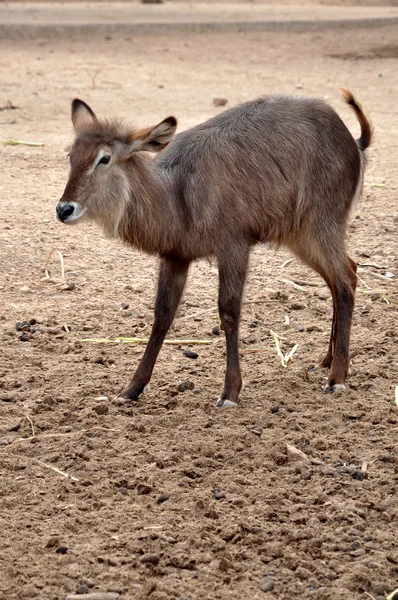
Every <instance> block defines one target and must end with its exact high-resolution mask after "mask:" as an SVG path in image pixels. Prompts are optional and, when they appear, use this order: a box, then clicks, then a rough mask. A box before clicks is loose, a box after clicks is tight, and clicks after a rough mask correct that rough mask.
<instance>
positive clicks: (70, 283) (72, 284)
mask: <svg viewBox="0 0 398 600" xmlns="http://www.w3.org/2000/svg"><path fill="white" fill-rule="evenodd" d="M74 289H76V283H75V282H74V281H67V282H66V284H65V290H66V291H68V292H72V291H73V290H74Z"/></svg>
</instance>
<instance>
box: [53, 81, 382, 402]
mask: <svg viewBox="0 0 398 600" xmlns="http://www.w3.org/2000/svg"><path fill="white" fill-rule="evenodd" d="M343 95H344V98H345V100H346V102H347V103H348V104H350V105H351V106H352V108H353V110H354V111H355V113H356V115H357V117H358V120H359V122H360V125H361V137H360V138H359V140H358V141H357V142H355V140H354V139H353V137H352V136H351V134H350V133H349V131H348V130H347V128H346V126H345V125H344V123H343V122H342V121H341V119H340V118H339V116H338V115H337V114H336V112H335V111H334V110H333V109H332V108H331V107H330V106H328V105H327V104H325V103H324V102H323V101H321V100H315V99H309V98H294V97H286V96H269V97H265V98H260V99H259V100H256V101H253V102H248V103H246V104H243V105H241V106H238V107H236V108H233V109H231V110H228V111H225V112H224V113H222V114H220V115H218V116H217V117H214V118H213V119H210V120H209V121H207V122H205V123H203V124H201V125H198V126H197V127H194V128H192V129H190V130H188V131H185V132H183V133H181V134H179V135H177V136H176V137H175V138H174V139H173V141H171V143H170V145H169V146H168V147H167V148H166V150H165V151H164V152H161V153H160V154H159V155H158V156H157V157H156V158H155V159H154V160H152V159H151V158H150V156H149V155H148V154H147V153H146V152H142V150H151V151H159V150H162V149H164V148H165V147H166V146H167V144H168V143H169V141H170V140H171V138H172V136H173V134H174V130H175V126H176V122H175V120H174V119H173V118H172V117H169V119H165V121H163V122H162V123H159V124H158V125H157V126H155V127H153V128H150V127H149V128H144V129H139V130H135V129H134V128H131V127H126V126H124V125H123V124H122V123H120V122H118V121H99V120H98V119H97V117H96V116H95V115H94V113H93V112H92V110H91V109H90V108H89V107H88V106H87V105H85V104H84V103H83V102H81V101H78V100H75V101H74V104H73V107H72V120H73V122H74V126H75V129H76V133H77V137H76V140H75V143H74V145H73V147H72V149H71V174H70V178H69V181H68V184H67V186H66V189H65V193H64V196H63V198H62V203H63V204H65V203H70V202H76V203H78V204H79V205H80V206H81V207H83V208H84V209H85V210H86V213H85V214H86V216H87V217H88V218H91V219H94V220H95V221H97V222H98V223H99V224H101V225H102V226H103V227H104V229H105V232H106V233H107V234H108V235H113V236H115V237H119V238H121V239H122V240H124V241H125V242H126V243H128V244H130V245H132V246H134V247H136V248H139V249H141V250H144V251H145V252H148V253H150V254H156V255H158V256H160V259H161V266H160V274H159V283H158V295H157V301H156V307H155V321H154V326H153V332H152V335H151V339H150V341H149V344H148V346H147V348H146V351H145V354H144V357H143V359H142V361H141V363H140V365H139V367H138V369H137V372H136V374H135V375H134V377H133V380H132V381H131V383H130V385H129V386H128V388H127V389H126V390H125V392H124V393H123V396H124V397H125V398H129V399H136V398H138V396H139V394H140V393H141V392H142V391H143V388H144V386H145V385H146V384H147V383H148V382H149V379H150V376H151V373H152V369H153V367H154V364H155V361H156V357H157V354H158V352H159V350H160V347H161V345H162V343H163V340H164V337H165V335H166V333H167V330H168V328H169V327H170V325H171V322H172V320H173V317H174V313H175V310H176V308H177V306H178V303H179V301H180V298H181V295H182V292H183V288H184V285H185V281H186V276H187V273H188V268H189V264H190V262H191V261H192V260H195V259H198V258H201V257H205V256H215V257H216V258H217V260H218V265H219V274H220V290H219V310H220V318H221V322H222V325H223V327H224V330H225V334H226V343H227V372H226V379H225V386H224V391H223V393H222V396H221V404H222V403H223V402H224V401H226V400H229V401H230V402H237V401H238V397H239V391H240V388H241V375H240V368H239V354H238V330H239V318H240V308H241V298H242V293H243V287H244V282H245V278H246V273H247V267H248V260H249V254H250V248H251V246H252V245H253V244H256V243H258V242H269V243H272V244H276V245H284V246H286V247H288V248H290V249H291V250H292V251H293V252H294V253H295V254H296V255H297V256H299V257H300V258H301V259H302V260H303V261H304V262H305V263H306V264H308V265H309V266H311V267H312V268H313V269H314V270H315V271H317V272H318V273H319V274H320V275H321V276H322V277H323V278H324V279H325V281H326V283H327V284H328V286H329V288H330V290H331V294H332V298H333V307H334V311H333V326H332V333H331V338H330V344H329V351H328V353H327V355H326V357H325V359H324V360H323V361H322V363H321V364H322V365H323V366H327V367H331V372H330V377H329V382H328V389H329V390H332V391H333V390H334V389H335V385H338V384H343V383H344V381H345V378H346V375H347V371H348V361H349V358H348V357H349V354H348V353H349V335H350V327H351V319H352V311H353V306H354V292H355V286H356V274H355V272H356V266H355V263H354V261H352V259H350V258H349V257H348V256H347V253H346V249H345V241H344V240H345V233H346V226H347V220H348V216H349V212H350V208H351V206H352V203H353V201H354V200H355V199H356V198H357V197H358V196H359V194H360V193H361V189H362V182H363V171H364V165H365V158H364V150H365V149H366V148H367V147H368V145H369V144H370V142H371V139H372V135H373V130H372V126H371V123H370V121H369V119H368V117H367V116H366V114H365V113H364V111H363V109H362V107H361V105H360V103H359V102H358V101H357V100H356V99H355V97H354V96H353V94H352V93H351V92H350V91H349V90H344V91H343ZM101 151H102V152H103V153H104V152H105V153H106V154H107V156H110V157H111V163H110V164H109V166H107V167H103V166H102V165H98V166H95V161H96V157H100V156H101V154H99V152H101ZM93 167H94V168H93ZM90 169H91V170H92V172H91V171H90Z"/></svg>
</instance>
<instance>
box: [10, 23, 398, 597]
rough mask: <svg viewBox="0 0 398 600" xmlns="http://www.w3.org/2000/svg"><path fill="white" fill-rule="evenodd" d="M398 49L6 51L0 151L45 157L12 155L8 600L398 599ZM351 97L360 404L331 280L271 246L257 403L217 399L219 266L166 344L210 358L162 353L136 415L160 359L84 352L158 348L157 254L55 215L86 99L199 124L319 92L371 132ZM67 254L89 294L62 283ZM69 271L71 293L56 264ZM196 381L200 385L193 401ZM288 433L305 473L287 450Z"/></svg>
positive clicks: (254, 378) (267, 39)
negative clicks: (122, 395)
mask: <svg viewBox="0 0 398 600" xmlns="http://www.w3.org/2000/svg"><path fill="white" fill-rule="evenodd" d="M397 39H398V31H397V28H393V27H391V28H389V27H386V28H383V29H379V30H370V29H362V30H358V31H355V30H350V31H344V32H343V33H340V32H339V31H337V30H336V31H329V32H322V33H321V34H317V33H316V32H312V33H305V32H303V33H295V34H287V33H280V34H278V33H272V34H271V33H264V34H261V33H250V34H245V33H240V34H212V35H200V34H192V33H189V35H186V36H185V35H183V34H179V35H178V36H177V35H176V36H162V37H141V38H136V39H128V38H126V39H116V38H115V39H109V38H107V39H99V38H97V39H92V40H82V41H81V42H78V41H76V42H69V41H68V40H59V41H58V42H47V41H45V40H42V41H37V42H29V43H25V44H23V43H19V44H17V43H12V42H4V41H3V42H1V56H0V106H1V107H2V108H1V112H0V126H1V135H0V137H1V138H14V139H22V140H27V141H34V142H44V143H45V146H44V147H28V146H4V145H1V147H0V157H1V162H2V165H3V168H2V175H1V178H0V196H1V213H2V214H1V224H0V235H1V248H2V250H1V256H0V272H1V280H0V286H1V287H0V291H1V298H2V300H1V314H0V319H1V320H0V327H1V338H2V341H1V348H2V350H1V355H0V388H1V389H0V473H1V479H0V495H1V500H0V507H1V509H0V548H1V551H0V573H1V575H0V598H1V599H2V600H28V599H29V600H33V599H46V600H50V599H51V600H55V599H64V598H65V596H66V595H67V594H68V593H74V592H75V591H76V590H77V589H78V588H79V587H80V586H86V587H83V588H81V589H82V591H84V590H85V589H88V590H89V591H91V592H93V591H103V592H109V591H115V592H118V593H120V595H121V597H123V598H126V599H141V600H143V599H145V598H150V599H151V600H166V599H184V600H188V598H189V599H191V600H200V599H238V598H239V599H240V598H244V599H246V598H247V599H250V600H254V599H258V600H260V599H263V600H272V599H274V600H275V599H276V600H291V599H292V598H295V599H300V600H308V599H314V600H315V599H316V600H339V599H344V600H347V599H350V600H360V599H361V600H367V599H368V598H374V599H378V600H381V599H382V598H385V597H386V596H387V595H388V593H390V592H391V591H392V590H394V589H395V588H398V541H397V533H396V526H397V525H396V524H397V518H398V501H397V476H398V445H397V424H398V411H397V407H396V406H395V402H394V389H395V386H396V385H397V383H398V375H397V373H398V369H397V367H398V359H397V347H398V346H397V342H398V325H397V301H398V291H397V283H396V281H397V280H396V277H397V275H398V240H397V224H398V210H397V193H398V190H397V187H398V184H397V181H398V180H397V152H398V150H397V146H398V110H397V103H396V100H397V97H398V71H397V57H398V45H397ZM342 86H349V87H350V88H352V89H353V90H355V92H357V93H359V94H360V96H361V97H362V100H363V102H364V104H365V105H366V107H367V109H368V111H369V112H370V114H371V116H372V119H373V121H374V125H375V130H376V137H375V142H374V146H373V147H372V149H371V150H370V152H369V164H368V169H367V174H366V177H365V180H366V182H367V186H366V187H365V189H364V195H363V198H362V200H361V201H360V202H359V203H358V205H357V206H356V208H355V210H354V213H353V215H352V220H351V225H350V231H349V247H350V252H351V254H352V255H353V256H354V257H355V259H356V260H357V261H358V263H359V265H360V268H359V274H360V277H361V281H360V284H359V290H358V293H357V300H356V310H355V317H354V324H353V333H352V352H353V358H352V364H351V375H350V377H349V381H348V388H347V390H346V391H344V392H339V393H337V394H335V395H333V396H332V395H325V394H324V393H323V391H322V385H323V384H324V382H325V378H326V376H327V373H326V371H325V370H316V371H313V370H310V368H311V367H312V366H313V365H315V364H317V362H318V360H319V359H320V358H321V357H322V355H323V354H325V351H326V347H327V343H328V336H329V330H330V324H331V301H330V297H329V293H328V291H327V289H326V287H325V286H324V285H323V283H322V281H321V280H320V279H319V278H318V276H316V275H315V274H314V273H312V272H311V271H309V270H308V269H307V268H305V267H303V266H302V265H301V264H300V263H299V262H298V261H297V260H296V259H294V260H293V261H291V262H289V263H286V261H287V260H288V259H290V258H292V257H291V256H290V255H289V254H288V253H286V252H284V251H282V250H281V251H279V252H276V251H272V250H270V249H268V248H266V247H257V248H256V249H255V251H254V252H253V255H252V260H251V271H250V276H249V279H248V282H247V287H246V293H245V306H244V311H243V317H242V327H241V342H240V348H241V358H242V369H243V373H244V379H245V381H246V388H245V390H244V392H243V393H242V396H241V404H240V406H239V408H236V409H216V408H215V401H216V398H217V397H218V395H219V393H220V391H221V389H222V382H223V372H224V365H225V349H224V339H223V334H222V332H221V335H214V334H213V333H212V330H213V328H214V327H216V326H217V325H218V324H219V322H218V318H217V313H216V310H215V309H216V297H217V268H216V265H215V264H209V263H207V262H205V261H203V262H199V263H198V264H195V265H194V267H193V268H192V271H191V275H190V279H189V283H188V286H187V290H186V293H185V296H184V300H183V303H182V305H181V309H180V311H179V314H178V317H177V319H176V321H175V324H174V327H173V330H172V331H171V332H170V336H169V337H171V338H178V339H206V340H210V341H211V344H209V345H203V346H195V347H192V349H193V350H195V351H196V352H197V353H198V354H199V356H198V358H197V359H196V360H193V359H189V358H187V357H185V356H184V355H183V350H184V349H186V348H187V347H188V346H184V345H181V346H165V347H164V349H163V350H162V352H161V355H160V358H159V360H158V363H157V365H156V368H155V372H154V376H153V379H152V384H151V389H150V391H149V392H148V393H146V394H145V395H144V396H143V397H142V398H141V399H140V401H139V403H138V404H137V405H135V406H131V407H127V408H126V407H121V406H120V405H119V404H118V402H117V400H116V394H117V392H118V391H119V390H120V389H121V388H122V387H123V385H124V384H125V383H126V382H127V381H128V379H129V377H130V375H131V374H132V372H133V370H134V368H135V366H136V365H137V362H138V360H139V358H140V356H141V355H142V352H143V347H142V346H138V345H128V344H114V345H99V344H94V343H88V342H82V341H81V340H82V339H84V338H87V337H90V338H108V339H115V338H116V337H117V336H139V337H145V336H148V334H149V333H150V327H151V322H152V309H153V299H154V286H155V281H156V271H157V261H156V260H155V259H153V258H148V257H147V256H144V255H141V254H139V253H137V252H134V251H132V250H130V249H128V248H126V247H123V246H122V245H121V244H118V243H117V242H115V241H111V240H107V239H105V238H104V237H103V234H102V233H101V232H100V231H99V230H97V229H96V228H95V227H94V226H91V225H78V226H76V227H67V226H63V225H61V224H59V223H57V222H56V220H55V217H54V209H55V204H56V202H57V201H58V199H59V198H60V196H61V194H62V192H63V187H64V184H65V182H66V178H67V173H68V163H67V160H66V159H65V156H66V152H65V148H66V147H67V145H68V143H69V142H70V141H71V139H72V128H71V123H70V117H69V113H70V101H71V99H72V98H74V97H75V96H78V97H81V98H82V99H84V100H86V101H87V102H89V103H90V104H91V105H92V107H93V108H94V109H95V110H96V111H97V112H98V114H102V115H111V114H112V115H118V116H122V117H125V118H127V119H131V120H133V121H134V123H136V124H137V125H138V126H145V125H149V124H151V123H154V122H156V121H158V120H160V119H161V118H163V117H166V116H168V115H170V114H174V115H175V116H177V117H178V118H179V124H180V129H184V128H187V127H189V126H191V125H193V124H195V123H197V122H200V121H202V120H204V119H206V118H208V117H210V116H212V115H214V114H216V113H217V112H219V111H220V110H223V108H216V107H215V106H213V98H214V97H224V98H226V99H228V104H227V107H228V106H231V105H234V104H236V103H238V102H241V101H245V100H247V99H250V98H255V97H256V96H258V95H261V94H266V93H271V92H284V93H289V94H291V93H293V94H299V95H313V96H320V97H325V98H327V99H328V101H329V102H330V103H331V104H332V105H333V106H335V107H336V108H337V110H338V111H339V113H340V114H341V115H342V117H343V118H344V120H345V122H346V123H347V125H348V126H349V127H350V128H351V130H352V131H353V133H354V134H355V135H356V136H358V131H359V128H358V124H357V122H356V120H355V117H354V116H353V115H352V114H351V112H350V111H349V109H348V108H347V107H346V106H344V105H343V103H342V101H341V99H340V98H339V93H338V88H339V87H342ZM8 102H9V103H10V104H11V105H12V106H13V107H14V108H10V105H9V104H8ZM52 249H56V250H58V251H59V252H61V253H62V256H63V259H64V261H65V273H66V279H67V281H68V282H70V283H69V286H68V288H69V289H64V288H65V286H59V287H56V285H52V284H51V283H50V282H47V283H46V282H45V281H43V279H42V278H43V276H44V266H45V263H46V259H47V256H48V255H49V252H50V251H51V250H52ZM50 271H51V276H52V282H53V283H54V282H55V283H57V282H59V280H60V275H61V267H60V263H59V260H58V255H57V254H56V253H54V254H53V255H52V257H51V261H50ZM386 273H387V276H386ZM390 275H393V276H394V277H391V276H390ZM293 280H294V281H301V282H304V284H305V285H302V286H301V289H299V288H297V287H294V285H293V284H292V283H291V282H292V281H293ZM308 282H311V283H312V284H314V285H307V283H308ZM123 303H126V304H128V305H129V306H128V308H127V307H125V308H122V304H123ZM126 304H124V305H123V306H126ZM286 315H288V316H289V321H290V325H289V326H288V327H285V317H286ZM30 319H35V320H36V323H35V324H32V325H31V326H28V327H27V329H28V331H17V330H16V324H17V323H18V322H23V321H29V320H30ZM29 329H30V331H29ZM270 329H272V330H274V331H276V332H277V333H279V334H280V335H281V336H283V338H284V339H283V341H282V349H283V351H284V352H287V351H288V350H289V349H290V348H291V347H292V346H293V345H294V344H298V349H297V351H296V355H295V357H296V358H295V360H294V362H291V363H289V364H288V367H287V368H283V367H282V366H281V364H280V361H279V359H278V357H277V355H276V349H275V344H274V342H273V339H272V337H271V335H270ZM24 339H25V340H26V341H23V340H24ZM184 382H191V383H192V384H193V387H194V389H193V390H192V389H189V390H187V391H184V392H177V387H178V386H179V384H181V383H184ZM182 387H184V386H182ZM188 387H192V386H188ZM286 443H288V444H291V445H294V446H295V447H296V448H298V449H300V450H302V451H303V452H304V453H305V454H306V456H307V460H302V461H298V462H294V461H292V460H291V459H290V458H288V456H287V452H286ZM57 469H58V471H57ZM365 471H366V472H365ZM65 474H67V475H69V477H68V478H66V477H65V476H64V475H65ZM215 490H216V491H215ZM217 490H218V491H217ZM267 589H268V591H267Z"/></svg>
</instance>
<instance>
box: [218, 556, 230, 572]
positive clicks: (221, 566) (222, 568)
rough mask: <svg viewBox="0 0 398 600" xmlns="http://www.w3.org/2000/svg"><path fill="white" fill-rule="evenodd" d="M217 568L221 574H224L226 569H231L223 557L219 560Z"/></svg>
mask: <svg viewBox="0 0 398 600" xmlns="http://www.w3.org/2000/svg"><path fill="white" fill-rule="evenodd" d="M218 568H219V570H220V571H221V572H222V573H226V572H227V571H228V569H230V568H231V563H230V562H229V560H227V559H226V558H224V557H221V558H220V562H219V563H218Z"/></svg>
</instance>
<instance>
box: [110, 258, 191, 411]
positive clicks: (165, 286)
mask: <svg viewBox="0 0 398 600" xmlns="http://www.w3.org/2000/svg"><path fill="white" fill-rule="evenodd" d="M189 264H190V261H188V260H184V259H181V258H175V257H173V258H162V259H161V261H160V269H159V278H158V290H157V295H156V303H155V319H154V322H153V326H152V333H151V336H150V338H149V341H148V344H147V347H146V349H145V352H144V355H143V357H142V358H141V361H140V363H139V365H138V368H137V370H136V372H135V374H134V377H133V379H132V380H131V381H130V383H129V385H128V386H127V388H126V389H125V390H124V391H123V392H122V393H121V394H120V397H121V398H125V399H128V400H137V399H138V396H139V395H140V394H141V393H142V392H143V391H144V388H145V387H146V386H147V385H148V383H149V380H150V379H151V375H152V371H153V368H154V366H155V362H156V359H157V357H158V354H159V351H160V349H161V347H162V344H163V341H164V338H165V337H166V334H167V332H168V330H169V328H170V326H171V324H172V322H173V319H174V315H175V312H176V310H177V307H178V305H179V303H180V300H181V296H182V293H183V291H184V286H185V282H186V280H187V275H188V269H189Z"/></svg>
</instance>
